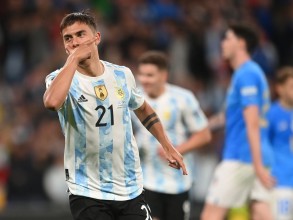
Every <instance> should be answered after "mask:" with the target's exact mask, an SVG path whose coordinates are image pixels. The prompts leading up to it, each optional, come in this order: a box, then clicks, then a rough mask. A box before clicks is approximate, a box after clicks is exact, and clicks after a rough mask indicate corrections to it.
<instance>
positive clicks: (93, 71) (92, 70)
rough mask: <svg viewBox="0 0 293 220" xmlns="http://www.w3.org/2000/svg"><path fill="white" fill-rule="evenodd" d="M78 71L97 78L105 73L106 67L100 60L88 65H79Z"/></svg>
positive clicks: (90, 62)
mask: <svg viewBox="0 0 293 220" xmlns="http://www.w3.org/2000/svg"><path fill="white" fill-rule="evenodd" d="M77 70H78V72H80V73H82V74H84V75H87V76H91V77H96V76H100V75H102V74H103V73H104V65H103V63H102V62H101V61H100V59H99V58H98V59H95V60H94V61H89V62H88V64H84V65H79V66H78V68H77Z"/></svg>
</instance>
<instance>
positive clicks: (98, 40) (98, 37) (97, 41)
mask: <svg viewBox="0 0 293 220" xmlns="http://www.w3.org/2000/svg"><path fill="white" fill-rule="evenodd" d="M95 37H96V41H95V44H96V45H97V46H98V45H99V44H100V42H101V33H100V32H97V33H96V36H95Z"/></svg>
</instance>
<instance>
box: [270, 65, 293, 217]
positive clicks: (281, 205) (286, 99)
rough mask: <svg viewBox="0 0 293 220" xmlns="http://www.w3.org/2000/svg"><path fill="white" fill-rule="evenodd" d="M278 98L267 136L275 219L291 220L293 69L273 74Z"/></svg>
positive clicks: (292, 208) (292, 209) (281, 70)
mask: <svg viewBox="0 0 293 220" xmlns="http://www.w3.org/2000/svg"><path fill="white" fill-rule="evenodd" d="M275 82H276V90H277V94H278V95H279V98H278V100H277V101H276V102H274V103H273V105H272V106H271V108H270V111H269V114H268V119H269V122H270V123H269V124H270V126H269V137H270V140H271V143H272V146H273V151H274V157H275V165H274V166H273V169H272V174H273V176H274V177H275V178H276V187H275V188H274V190H273V197H274V198H273V211H274V219H275V220H292V219H293V67H283V68H281V69H280V70H279V71H278V72H277V75H276V80H275Z"/></svg>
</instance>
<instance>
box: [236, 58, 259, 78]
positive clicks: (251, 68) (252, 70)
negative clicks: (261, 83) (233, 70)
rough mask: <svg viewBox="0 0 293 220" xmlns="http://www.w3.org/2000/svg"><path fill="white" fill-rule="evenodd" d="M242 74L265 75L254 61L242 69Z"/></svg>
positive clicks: (248, 62) (250, 61)
mask: <svg viewBox="0 0 293 220" xmlns="http://www.w3.org/2000/svg"><path fill="white" fill-rule="evenodd" d="M241 72H245V73H246V74H247V73H249V74H250V75H256V76H258V75H263V74H264V72H263V70H262V69H261V67H260V65H259V64H258V63H256V62H255V61H253V60H249V61H247V62H246V63H245V64H244V65H243V66H242V68H241Z"/></svg>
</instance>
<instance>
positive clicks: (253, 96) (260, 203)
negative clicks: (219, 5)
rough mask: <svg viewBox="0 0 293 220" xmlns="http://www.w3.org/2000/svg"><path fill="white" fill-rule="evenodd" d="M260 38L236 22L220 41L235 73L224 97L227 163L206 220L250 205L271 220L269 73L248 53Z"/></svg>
mask: <svg viewBox="0 0 293 220" xmlns="http://www.w3.org/2000/svg"><path fill="white" fill-rule="evenodd" d="M257 42H258V38H257V35H256V33H255V32H254V30H253V29H251V28H249V27H248V26H246V25H241V24H234V25H231V26H229V27H228V29H227V31H226V33H225V37H224V39H223V41H222V55H223V57H224V58H225V59H226V60H227V61H228V62H229V64H230V65H231V67H232V69H233V70H234V73H233V76H232V79H231V84H230V87H229V89H228V94H227V98H226V113H225V120H226V122H225V124H226V130H225V147H224V150H223V151H224V152H223V160H222V162H221V163H220V164H219V165H218V167H217V169H216V171H215V174H214V178H213V180H212V182H211V185H210V188H209V192H208V195H207V198H206V202H205V207H204V210H203V213H202V220H223V219H225V216H226V214H227V211H228V210H229V208H236V207H242V206H243V205H244V204H245V203H246V202H247V201H249V202H250V204H251V212H252V219H255V220H271V219H272V213H271V210H270V199H271V193H270V189H271V188H272V187H273V185H274V179H273V177H272V176H271V174H270V172H269V170H268V168H267V167H270V166H271V165H272V162H273V155H272V149H271V146H270V143H269V140H268V121H267V112H268V109H269V106H270V92H269V87H268V83H267V81H266V78H265V75H264V73H263V71H262V70H261V68H260V67H259V65H257V64H256V63H255V62H254V61H252V60H251V57H250V54H251V53H252V52H253V50H254V49H255V47H256V46H257Z"/></svg>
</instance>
